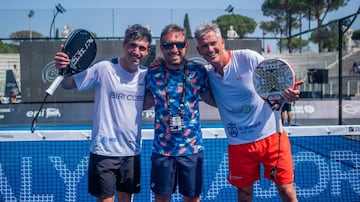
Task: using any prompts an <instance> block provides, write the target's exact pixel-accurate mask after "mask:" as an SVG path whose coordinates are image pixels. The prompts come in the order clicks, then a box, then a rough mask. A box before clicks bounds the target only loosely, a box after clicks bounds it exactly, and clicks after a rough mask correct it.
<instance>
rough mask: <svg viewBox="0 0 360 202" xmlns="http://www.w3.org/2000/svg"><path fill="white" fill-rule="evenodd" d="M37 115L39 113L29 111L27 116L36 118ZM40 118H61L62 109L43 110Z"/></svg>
mask: <svg viewBox="0 0 360 202" xmlns="http://www.w3.org/2000/svg"><path fill="white" fill-rule="evenodd" d="M36 113H38V111H27V112H26V116H27V117H29V118H31V117H35V116H36ZM39 117H45V118H51V117H61V113H60V109H59V108H46V109H42V110H41V111H40V112H39Z"/></svg>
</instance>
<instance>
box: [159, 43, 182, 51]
mask: <svg viewBox="0 0 360 202" xmlns="http://www.w3.org/2000/svg"><path fill="white" fill-rule="evenodd" d="M174 45H175V46H176V48H177V49H183V48H185V46H186V42H185V41H181V42H164V43H163V44H162V47H163V48H164V49H166V50H171V49H172V48H173V47H174Z"/></svg>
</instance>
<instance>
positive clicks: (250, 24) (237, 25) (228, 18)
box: [213, 14, 257, 37]
mask: <svg viewBox="0 0 360 202" xmlns="http://www.w3.org/2000/svg"><path fill="white" fill-rule="evenodd" d="M213 22H214V23H216V24H217V25H218V26H219V27H220V31H221V34H222V36H226V35H227V30H228V29H229V27H230V25H232V26H233V27H234V30H235V31H236V32H237V33H238V35H239V36H240V37H244V36H246V34H249V33H253V32H254V31H255V28H256V26H257V23H256V21H255V20H254V19H252V18H249V17H245V16H242V15H236V14H227V15H222V16H220V17H218V18H216V20H214V21H213Z"/></svg>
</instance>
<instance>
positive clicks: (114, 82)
mask: <svg viewBox="0 0 360 202" xmlns="http://www.w3.org/2000/svg"><path fill="white" fill-rule="evenodd" d="M146 72H147V69H146V68H144V67H142V66H140V67H139V69H138V71H137V72H135V73H129V72H127V71H125V69H124V68H123V67H122V66H121V65H120V59H117V58H115V59H113V60H104V61H100V62H98V63H96V64H94V65H93V66H92V67H90V68H88V69H86V70H85V71H83V72H80V73H78V74H75V75H74V76H73V77H74V80H75V83H76V86H77V89H78V90H79V91H84V90H88V89H90V88H95V95H94V115H93V129H92V140H91V146H90V152H92V153H94V154H98V155H103V156H132V155H137V154H139V153H140V150H141V120H142V115H141V112H142V110H143V102H144V93H145V75H146Z"/></svg>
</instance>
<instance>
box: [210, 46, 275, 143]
mask: <svg viewBox="0 0 360 202" xmlns="http://www.w3.org/2000/svg"><path fill="white" fill-rule="evenodd" d="M230 54H231V58H230V62H229V64H227V65H226V66H225V67H224V77H221V76H220V75H219V74H218V73H216V72H215V68H214V67H212V66H211V65H208V66H207V70H208V75H209V80H210V86H211V89H212V92H213V94H214V97H215V101H216V104H217V107H218V110H219V113H220V117H221V120H222V122H223V124H224V129H225V132H226V135H227V137H228V143H229V144H230V145H235V144H244V143H250V142H254V141H257V140H260V139H263V138H265V137H268V136H270V135H271V134H273V133H275V132H276V124H275V123H276V122H275V115H274V113H273V112H272V110H271V107H270V106H269V104H268V103H266V102H265V101H264V100H263V99H262V98H261V97H260V96H259V95H258V94H257V93H256V91H255V88H254V85H253V72H254V69H255V68H256V66H257V64H259V63H260V62H261V61H262V60H263V59H264V58H263V57H262V56H261V55H260V54H258V53H257V52H255V51H252V50H247V49H246V50H235V51H231V52H230Z"/></svg>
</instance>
